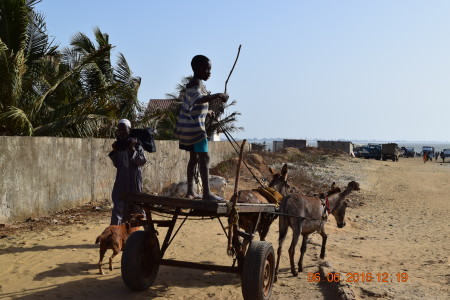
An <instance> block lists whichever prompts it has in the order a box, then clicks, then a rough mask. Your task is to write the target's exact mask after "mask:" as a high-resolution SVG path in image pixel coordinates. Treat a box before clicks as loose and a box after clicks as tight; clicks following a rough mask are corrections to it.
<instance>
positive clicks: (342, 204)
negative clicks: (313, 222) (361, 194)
mask: <svg viewBox="0 0 450 300" xmlns="http://www.w3.org/2000/svg"><path fill="white" fill-rule="evenodd" d="M359 190H360V188H359V183H357V182H356V181H350V182H349V183H348V185H347V187H346V188H345V190H344V191H343V192H342V193H340V194H338V197H339V198H338V199H337V201H336V203H335V204H334V207H333V208H332V209H331V214H332V215H333V216H334V217H335V218H336V222H337V227H339V228H342V227H344V226H345V222H344V219H345V210H346V209H347V206H348V201H347V200H346V199H345V197H347V195H348V194H350V193H351V191H359Z"/></svg>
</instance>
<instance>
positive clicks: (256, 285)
mask: <svg viewBox="0 0 450 300" xmlns="http://www.w3.org/2000/svg"><path fill="white" fill-rule="evenodd" d="M274 278H275V252H274V251H273V247H272V245H271V244H270V243H268V242H264V241H254V242H252V243H251V244H250V245H249V248H248V250H247V254H246V255H245V258H244V266H243V268H242V295H243V296H244V299H245V300H267V299H269V298H270V296H271V294H272V286H273V280H274Z"/></svg>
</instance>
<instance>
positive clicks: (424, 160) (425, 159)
mask: <svg viewBox="0 0 450 300" xmlns="http://www.w3.org/2000/svg"><path fill="white" fill-rule="evenodd" d="M427 160H428V153H427V152H424V153H423V162H424V163H426V162H427Z"/></svg>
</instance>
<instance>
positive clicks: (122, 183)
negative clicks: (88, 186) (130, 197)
mask: <svg viewBox="0 0 450 300" xmlns="http://www.w3.org/2000/svg"><path fill="white" fill-rule="evenodd" d="M130 131H131V122H130V121H129V120H127V119H122V120H120V121H119V123H118V124H117V131H116V133H117V140H116V141H115V142H114V143H113V144H112V148H113V150H112V151H111V152H110V153H109V154H108V156H109V158H110V159H111V160H112V163H113V165H114V167H116V169H117V172H116V180H115V182H114V187H113V191H112V201H113V204H114V206H113V209H112V214H111V223H110V225H121V224H123V223H125V222H126V221H128V220H129V217H130V215H132V214H143V215H144V216H145V212H144V210H143V209H141V208H139V207H138V206H136V205H134V204H132V203H128V202H125V201H122V200H120V197H122V196H123V194H125V193H127V192H137V193H141V192H142V171H141V167H142V166H143V165H144V164H145V163H146V162H147V160H146V159H145V156H144V150H143V148H142V146H141V145H140V143H139V142H138V140H137V139H136V138H133V137H130Z"/></svg>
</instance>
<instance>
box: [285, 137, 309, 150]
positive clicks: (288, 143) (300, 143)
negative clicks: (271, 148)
mask: <svg viewBox="0 0 450 300" xmlns="http://www.w3.org/2000/svg"><path fill="white" fill-rule="evenodd" d="M287 147H292V148H299V149H301V148H306V140H287V139H285V140H283V148H287Z"/></svg>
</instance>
